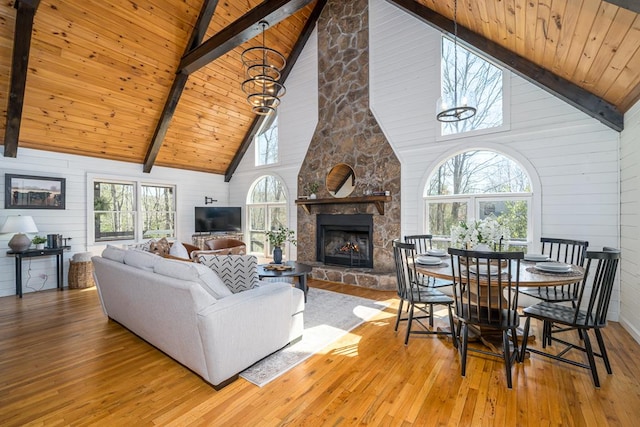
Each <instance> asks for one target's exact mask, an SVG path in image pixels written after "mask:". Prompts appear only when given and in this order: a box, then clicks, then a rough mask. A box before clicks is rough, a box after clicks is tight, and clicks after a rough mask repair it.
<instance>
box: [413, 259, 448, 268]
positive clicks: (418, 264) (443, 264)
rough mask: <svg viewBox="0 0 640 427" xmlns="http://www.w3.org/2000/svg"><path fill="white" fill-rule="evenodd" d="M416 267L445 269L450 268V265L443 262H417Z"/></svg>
mask: <svg viewBox="0 0 640 427" xmlns="http://www.w3.org/2000/svg"><path fill="white" fill-rule="evenodd" d="M416 265H417V266H418V267H429V268H445V267H449V264H448V263H446V262H444V261H443V262H441V263H440V264H420V263H419V262H417V261H416Z"/></svg>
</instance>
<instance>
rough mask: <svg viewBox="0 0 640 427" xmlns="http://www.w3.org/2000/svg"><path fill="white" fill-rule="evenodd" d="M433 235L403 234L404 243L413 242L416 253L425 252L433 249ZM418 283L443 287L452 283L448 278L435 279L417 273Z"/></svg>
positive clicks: (431, 286) (432, 286)
mask: <svg viewBox="0 0 640 427" xmlns="http://www.w3.org/2000/svg"><path fill="white" fill-rule="evenodd" d="M432 239H433V235H431V234H413V235H409V236H404V241H405V243H413V244H414V245H415V246H416V253H417V254H426V253H427V251H430V250H431V249H433V241H432ZM418 283H419V284H420V285H422V286H428V287H430V288H443V287H445V286H451V285H452V283H451V281H449V280H443V279H436V278H435V277H429V276H425V275H424V274H420V273H418Z"/></svg>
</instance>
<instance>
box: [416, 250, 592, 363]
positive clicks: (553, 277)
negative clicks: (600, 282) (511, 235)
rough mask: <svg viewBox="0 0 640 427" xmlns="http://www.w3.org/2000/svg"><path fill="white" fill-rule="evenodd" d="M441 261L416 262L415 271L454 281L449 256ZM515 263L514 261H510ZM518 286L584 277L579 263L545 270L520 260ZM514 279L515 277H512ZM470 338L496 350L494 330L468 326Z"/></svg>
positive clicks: (557, 283)
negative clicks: (428, 263)
mask: <svg viewBox="0 0 640 427" xmlns="http://www.w3.org/2000/svg"><path fill="white" fill-rule="evenodd" d="M441 258H442V261H441V262H440V263H439V264H437V265H425V264H420V263H418V262H416V263H415V268H416V272H418V273H420V274H423V275H425V276H429V277H434V278H436V279H444V280H447V281H451V282H453V281H454V277H453V269H452V268H451V256H450V255H445V256H442V257H441ZM512 262H514V263H515V261H512ZM502 271H503V272H504V271H507V266H503V267H502ZM519 272H520V277H519V287H520V288H524V287H527V288H532V287H542V286H561V285H570V284H572V283H576V282H578V281H580V280H582V278H583V277H584V268H583V267H580V266H579V265H574V264H572V265H571V269H570V271H568V272H563V273H558V272H547V271H542V270H539V269H537V268H536V262H534V261H526V260H520V268H519ZM512 279H515V277H512ZM521 335H522V331H521V330H520V328H518V336H521ZM469 338H470V340H473V339H479V340H480V341H482V342H483V343H484V344H485V345H487V346H488V347H491V348H492V349H493V350H494V351H496V343H495V331H488V333H487V332H485V331H483V330H482V329H480V328H470V337H469ZM529 339H530V340H534V339H535V336H534V335H533V334H530V335H529Z"/></svg>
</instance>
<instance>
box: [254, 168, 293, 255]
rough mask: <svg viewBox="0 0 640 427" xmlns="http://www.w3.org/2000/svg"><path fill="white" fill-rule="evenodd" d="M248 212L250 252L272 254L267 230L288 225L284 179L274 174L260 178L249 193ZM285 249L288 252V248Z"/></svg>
mask: <svg viewBox="0 0 640 427" xmlns="http://www.w3.org/2000/svg"><path fill="white" fill-rule="evenodd" d="M247 212H248V215H249V220H248V224H249V252H250V253H253V254H256V255H260V256H265V257H269V256H271V254H272V253H273V248H271V247H269V242H268V240H267V237H266V232H267V230H273V229H277V228H278V227H279V226H283V227H288V221H287V198H286V195H285V191H284V185H283V183H282V181H280V179H278V178H277V177H275V176H272V175H267V176H263V177H261V178H259V179H258V180H257V181H256V183H255V184H254V186H253V190H252V191H251V192H250V194H249V200H248V203H247ZM283 251H285V252H286V248H283Z"/></svg>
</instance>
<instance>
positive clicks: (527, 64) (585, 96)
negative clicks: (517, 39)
mask: <svg viewBox="0 0 640 427" xmlns="http://www.w3.org/2000/svg"><path fill="white" fill-rule="evenodd" d="M387 1H388V2H390V3H392V4H395V5H396V6H398V7H399V8H401V9H403V10H405V11H407V12H409V13H410V14H412V15H413V16H415V17H416V18H418V19H420V20H421V21H423V22H425V23H426V24H429V25H431V26H432V27H434V28H435V29H437V30H439V31H443V32H447V33H449V34H452V35H453V21H451V20H449V19H448V18H446V17H444V16H442V15H440V14H439V13H436V12H434V11H433V10H431V9H429V8H428V7H426V6H423V5H422V4H420V3H418V2H416V1H415V0H387ZM618 2H620V3H622V2H624V0H618ZM630 2H631V0H629V3H630ZM458 40H459V41H462V42H463V44H464V45H466V46H467V47H469V48H471V49H472V50H475V51H477V52H481V53H484V54H486V55H489V56H490V57H491V58H493V59H495V60H496V61H498V62H499V63H500V64H501V65H502V66H503V67H505V68H507V69H509V70H510V71H512V72H514V73H515V74H517V75H519V76H520V77H523V78H524V79H526V80H527V81H529V82H531V83H533V84H535V85H536V86H538V87H540V88H542V89H544V90H546V91H547V92H549V93H551V94H552V95H555V96H557V97H558V98H560V99H562V100H564V101H565V102H567V103H569V104H570V105H572V106H574V107H576V108H577V109H579V110H580V111H582V112H584V113H586V114H588V115H590V116H591V117H593V118H595V119H598V120H599V121H601V122H602V123H604V124H605V125H607V126H609V127H610V128H611V129H614V130H616V131H618V132H620V131H622V130H623V128H624V115H623V114H622V113H621V112H620V111H619V110H618V109H617V108H616V107H615V106H614V105H613V104H611V103H609V102H607V101H605V100H604V99H602V98H600V97H598V96H595V95H594V94H592V93H591V92H589V91H586V90H584V89H582V88H581V87H579V86H577V85H575V84H573V83H571V82H570V81H568V80H565V79H563V78H562V77H559V76H557V75H555V74H553V73H551V72H550V71H548V70H545V69H544V68H542V67H540V66H538V65H536V64H534V63H533V62H531V61H529V60H528V59H525V58H523V57H521V56H519V55H517V54H515V53H513V52H511V51H509V50H507V49H505V48H504V47H502V46H500V45H499V44H497V43H494V42H492V41H491V40H488V39H486V38H484V37H482V36H480V35H478V34H476V33H474V32H472V31H470V30H468V29H466V28H464V27H462V26H460V25H459V24H458Z"/></svg>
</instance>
